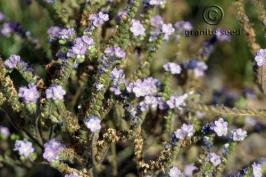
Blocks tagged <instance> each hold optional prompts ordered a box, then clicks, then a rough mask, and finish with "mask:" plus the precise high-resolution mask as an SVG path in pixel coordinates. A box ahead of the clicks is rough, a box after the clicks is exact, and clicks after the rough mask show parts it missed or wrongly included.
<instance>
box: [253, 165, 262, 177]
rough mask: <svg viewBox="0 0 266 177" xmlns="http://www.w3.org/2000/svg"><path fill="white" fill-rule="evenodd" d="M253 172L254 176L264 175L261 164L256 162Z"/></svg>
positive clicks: (260, 176)
mask: <svg viewBox="0 0 266 177" xmlns="http://www.w3.org/2000/svg"><path fill="white" fill-rule="evenodd" d="M252 174H253V177H262V168H261V164H256V163H253V164H252Z"/></svg>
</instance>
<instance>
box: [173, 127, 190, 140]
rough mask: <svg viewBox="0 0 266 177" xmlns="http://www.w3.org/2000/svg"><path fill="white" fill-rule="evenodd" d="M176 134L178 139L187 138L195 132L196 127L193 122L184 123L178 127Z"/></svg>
mask: <svg viewBox="0 0 266 177" xmlns="http://www.w3.org/2000/svg"><path fill="white" fill-rule="evenodd" d="M174 133H175V136H176V138H178V139H181V140H183V139H185V138H186V137H191V136H193V134H194V128H193V125H191V124H183V125H182V126H181V128H180V129H177V130H176V131H175V132H174Z"/></svg>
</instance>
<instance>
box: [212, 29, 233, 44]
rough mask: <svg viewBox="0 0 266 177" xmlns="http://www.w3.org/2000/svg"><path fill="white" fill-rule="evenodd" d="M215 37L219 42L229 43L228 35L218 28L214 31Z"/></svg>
mask: <svg viewBox="0 0 266 177" xmlns="http://www.w3.org/2000/svg"><path fill="white" fill-rule="evenodd" d="M215 36H216V37H217V39H218V40H219V41H230V39H231V37H230V35H229V34H226V31H225V30H223V29H221V28H218V29H216V30H215Z"/></svg>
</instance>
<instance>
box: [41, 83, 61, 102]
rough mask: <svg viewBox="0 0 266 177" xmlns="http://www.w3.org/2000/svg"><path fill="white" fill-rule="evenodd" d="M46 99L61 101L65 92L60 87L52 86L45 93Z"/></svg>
mask: <svg viewBox="0 0 266 177" xmlns="http://www.w3.org/2000/svg"><path fill="white" fill-rule="evenodd" d="M45 94H46V98H47V99H52V100H63V99H64V95H65V94H66V91H65V90H64V89H63V87H62V86H61V85H52V86H50V87H49V88H47V89H46V91H45Z"/></svg>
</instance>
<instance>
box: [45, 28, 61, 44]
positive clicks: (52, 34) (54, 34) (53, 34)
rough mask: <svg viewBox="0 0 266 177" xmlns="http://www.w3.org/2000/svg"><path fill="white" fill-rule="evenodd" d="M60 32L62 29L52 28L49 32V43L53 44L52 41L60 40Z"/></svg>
mask: <svg viewBox="0 0 266 177" xmlns="http://www.w3.org/2000/svg"><path fill="white" fill-rule="evenodd" d="M60 31H61V28H60V27H58V26H51V27H50V28H49V29H48V30H47V33H48V38H49V41H50V42H52V41H54V40H56V39H58V38H59V34H60Z"/></svg>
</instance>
